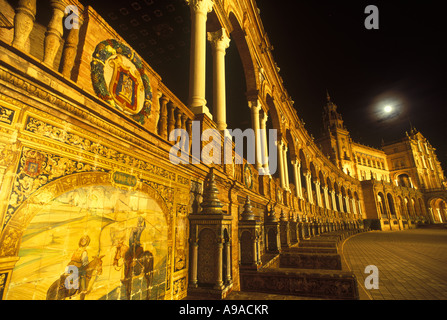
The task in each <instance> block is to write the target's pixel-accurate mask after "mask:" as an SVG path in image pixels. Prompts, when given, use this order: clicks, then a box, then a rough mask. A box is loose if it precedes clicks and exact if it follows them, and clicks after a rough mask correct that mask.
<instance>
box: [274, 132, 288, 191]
mask: <svg viewBox="0 0 447 320" xmlns="http://www.w3.org/2000/svg"><path fill="white" fill-rule="evenodd" d="M283 145H284V142H283V141H282V140H280V141H277V142H276V146H277V147H278V157H279V161H278V162H279V177H280V181H281V187H282V188H283V189H286V178H285V176H284V159H283V157H284V153H283V152H282V150H283Z"/></svg>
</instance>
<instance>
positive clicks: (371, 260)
mask: <svg viewBox="0 0 447 320" xmlns="http://www.w3.org/2000/svg"><path fill="white" fill-rule="evenodd" d="M341 252H342V256H343V258H342V260H343V262H344V264H345V266H346V267H347V268H348V269H349V270H352V271H353V272H354V273H355V275H356V277H357V280H358V283H359V292H360V299H361V300H368V299H371V300H447V229H412V230H404V231H373V232H368V233H362V234H358V235H354V236H352V237H350V238H348V239H347V240H346V241H345V242H344V243H343V244H342V246H341ZM368 265H375V266H377V267H378V270H379V288H378V289H369V290H368V289H366V288H365V285H364V282H365V278H366V277H367V276H368V275H369V273H364V271H365V267H366V266H368Z"/></svg>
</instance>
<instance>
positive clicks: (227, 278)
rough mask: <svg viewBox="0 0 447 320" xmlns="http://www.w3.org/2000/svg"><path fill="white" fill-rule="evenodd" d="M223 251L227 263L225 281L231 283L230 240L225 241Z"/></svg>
mask: <svg viewBox="0 0 447 320" xmlns="http://www.w3.org/2000/svg"><path fill="white" fill-rule="evenodd" d="M224 249H225V253H226V258H227V261H226V264H227V269H226V274H225V283H227V284H229V283H231V243H230V241H228V242H225V248H224Z"/></svg>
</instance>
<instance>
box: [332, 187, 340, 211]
mask: <svg viewBox="0 0 447 320" xmlns="http://www.w3.org/2000/svg"><path fill="white" fill-rule="evenodd" d="M331 197H332V210H334V211H338V210H337V202H336V201H337V200H336V199H335V191H334V190H332V191H331Z"/></svg>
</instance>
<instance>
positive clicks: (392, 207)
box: [386, 193, 396, 218]
mask: <svg viewBox="0 0 447 320" xmlns="http://www.w3.org/2000/svg"><path fill="white" fill-rule="evenodd" d="M386 197H387V200H388V206H389V207H390V213H391V217H393V218H396V207H395V205H394V198H393V196H392V195H391V193H387V195H386Z"/></svg>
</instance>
